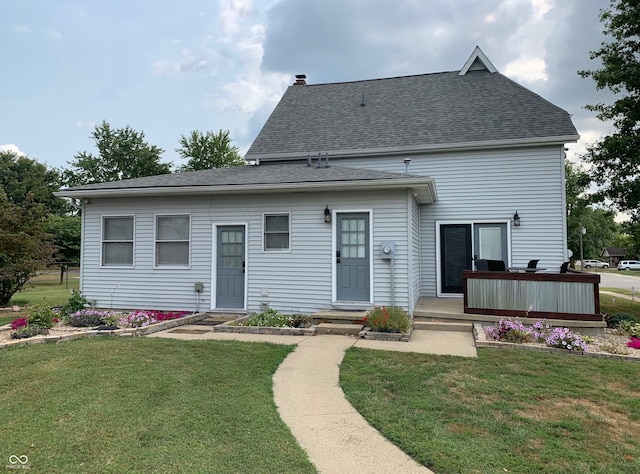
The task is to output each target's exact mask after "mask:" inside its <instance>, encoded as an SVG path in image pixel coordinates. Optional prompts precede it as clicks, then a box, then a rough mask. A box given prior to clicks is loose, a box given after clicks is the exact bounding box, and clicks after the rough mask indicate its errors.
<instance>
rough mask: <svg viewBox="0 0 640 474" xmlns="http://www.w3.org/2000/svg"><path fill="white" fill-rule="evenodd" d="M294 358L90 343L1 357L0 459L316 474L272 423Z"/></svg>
mask: <svg viewBox="0 0 640 474" xmlns="http://www.w3.org/2000/svg"><path fill="white" fill-rule="evenodd" d="M292 349H293V346H283V345H270V344H249V343H239V342H226V341H190V342H185V341H177V340H167V339H152V338H149V339H147V338H131V339H125V338H115V337H107V336H99V337H96V338H92V339H81V340H76V341H71V342H65V343H61V344H40V345H36V346H27V347H16V348H11V349H3V350H0V420H2V423H0V440H2V442H1V443H0V446H1V450H0V457H2V459H3V462H2V463H3V464H6V460H7V458H8V456H10V455H14V454H15V455H16V456H22V455H26V456H28V458H29V465H30V466H31V468H32V469H33V472H51V473H58V472H59V473H68V472H100V473H109V472H113V473H122V472H145V473H146V472H189V473H192V472H225V473H227V472H229V473H232V472H242V473H245V472H296V473H297V472H315V470H314V468H313V466H312V465H311V464H310V462H309V461H308V460H307V457H306V454H305V453H304V452H303V451H302V450H301V449H300V448H299V447H298V445H297V443H296V441H295V439H294V438H293V437H292V435H291V433H290V432H289V430H288V428H287V427H286V425H284V423H283V422H282V421H281V420H280V418H279V417H278V414H277V411H276V407H275V404H274V402H273V394H272V375H273V373H274V372H275V370H276V368H277V367H278V365H279V364H280V362H281V361H282V360H283V359H284V358H285V357H286V355H287V354H288V353H289V352H290V351H291V350H292Z"/></svg>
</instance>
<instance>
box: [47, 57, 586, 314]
mask: <svg viewBox="0 0 640 474" xmlns="http://www.w3.org/2000/svg"><path fill="white" fill-rule="evenodd" d="M577 139H578V134H577V132H576V129H575V128H574V126H573V124H572V123H571V119H570V117H569V114H568V113H567V112H565V111H564V110H562V109H560V108H558V107H556V106H554V105H553V104H551V103H549V102H547V101H546V100H544V99H543V98H541V97H540V96H538V95H536V94H534V93H533V92H531V91H530V90H527V89H526V88H524V87H522V86H521V85H519V84H517V83H515V82H513V81H512V80H510V79H509V78H507V77H505V76H503V75H502V74H500V73H499V72H497V70H496V68H495V67H494V66H493V64H492V63H491V62H490V61H489V59H488V58H487V57H486V56H485V55H484V54H483V52H482V51H481V50H480V49H479V48H476V49H475V51H474V52H473V54H472V55H471V57H470V58H469V59H468V60H467V62H466V63H465V64H464V65H463V67H462V68H461V69H460V70H459V71H451V72H442V73H434V74H423V75H415V76H406V77H393V78H387V79H375V80H363V81H354V82H345V83H331V84H318V85H312V84H307V82H306V78H305V77H304V76H302V75H301V76H297V80H296V82H295V84H294V85H292V86H290V87H289V88H288V89H287V91H286V92H285V94H284V95H283V97H282V99H281V100H280V102H279V103H278V105H277V106H276V108H275V110H274V111H273V113H272V114H271V116H270V117H269V119H268V120H267V122H266V123H265V125H264V127H263V128H262V130H261V132H260V133H259V135H258V136H257V138H256V140H255V141H254V143H253V145H252V146H251V148H250V149H249V151H248V152H247V155H246V157H245V158H246V160H247V162H248V163H249V164H248V165H247V166H244V167H236V168H227V169H213V170H206V171H197V172H187V173H179V174H171V175H163V176H153V177H147V178H139V179H131V180H124V181H117V182H111V183H103V184H91V185H86V186H79V187H75V188H70V189H65V190H62V191H61V192H60V193H59V195H62V196H67V197H73V198H78V199H80V200H82V202H84V205H83V212H82V219H83V227H82V228H83V231H82V237H83V238H82V261H81V275H82V277H81V291H82V292H83V294H84V295H85V296H86V297H87V298H88V299H90V300H93V301H94V302H95V304H96V305H97V306H100V307H112V308H122V307H125V308H149V307H154V308H162V309H183V310H184V309H189V310H214V311H216V310H218V311H228V310H234V311H247V312H254V311H259V310H260V309H261V308H264V307H266V306H270V307H273V308H275V309H278V310H280V311H283V312H305V313H312V312H315V311H317V310H321V309H327V308H339V309H363V308H370V307H371V306H372V305H391V304H395V305H400V306H402V307H404V308H405V309H407V310H408V311H410V312H412V311H413V309H414V307H415V305H416V302H417V301H418V300H419V298H420V297H423V296H432V297H435V296H438V297H448V296H453V297H456V296H460V294H461V292H462V272H463V270H464V269H470V268H473V258H474V257H477V258H485V259H494V260H503V261H504V262H505V263H506V265H507V266H526V264H527V262H528V261H529V260H530V259H532V258H535V259H539V264H538V266H539V267H544V268H548V269H554V268H559V267H560V265H561V263H562V262H563V261H565V260H567V249H566V234H567V230H566V224H565V187H564V175H563V174H564V158H565V152H564V145H565V143H568V142H575V141H577Z"/></svg>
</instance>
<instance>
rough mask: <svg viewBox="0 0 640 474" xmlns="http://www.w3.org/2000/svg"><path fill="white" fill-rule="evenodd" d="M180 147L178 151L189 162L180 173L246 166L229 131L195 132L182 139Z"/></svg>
mask: <svg viewBox="0 0 640 474" xmlns="http://www.w3.org/2000/svg"><path fill="white" fill-rule="evenodd" d="M180 145H181V147H180V148H176V151H177V152H178V154H179V155H180V156H181V157H182V158H183V159H187V160H188V161H187V164H186V165H184V166H182V167H181V168H180V171H196V170H207V169H211V168H227V167H229V166H242V165H244V164H245V161H244V159H242V157H241V156H240V153H239V150H238V147H236V146H233V145H232V143H231V138H230V137H229V131H228V130H220V131H218V133H214V132H211V131H209V132H207V133H205V134H203V133H202V132H200V131H199V130H194V131H192V132H191V133H190V134H189V135H188V136H185V135H182V136H181V137H180Z"/></svg>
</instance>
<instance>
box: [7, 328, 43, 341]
mask: <svg viewBox="0 0 640 474" xmlns="http://www.w3.org/2000/svg"><path fill="white" fill-rule="evenodd" d="M40 334H42V335H45V334H49V328H46V327H44V326H38V325H33V326H25V327H23V328H20V329H17V330H15V331H13V332H12V333H11V339H26V338H28V337H33V336H38V335H40Z"/></svg>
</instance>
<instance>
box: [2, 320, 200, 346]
mask: <svg viewBox="0 0 640 474" xmlns="http://www.w3.org/2000/svg"><path fill="white" fill-rule="evenodd" d="M206 317H207V314H206V313H195V314H189V315H187V316H183V317H181V318H178V319H170V320H168V321H160V322H158V323H154V324H151V325H149V326H147V327H143V328H120V329H112V330H100V331H98V330H95V329H93V330H89V331H78V332H70V333H69V334H65V335H55V336H34V337H29V338H26V339H15V340H11V341H8V342H4V343H0V349H4V348H5V347H16V346H27V345H31V344H42V343H44V342H63V341H72V340H74V339H80V338H83V337H96V336H120V337H132V336H146V335H148V334H153V333H154V332H159V331H164V330H166V329H172V328H175V327H178V326H184V325H186V324H193V323H194V322H196V321H200V320H201V319H204V318H206Z"/></svg>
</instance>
